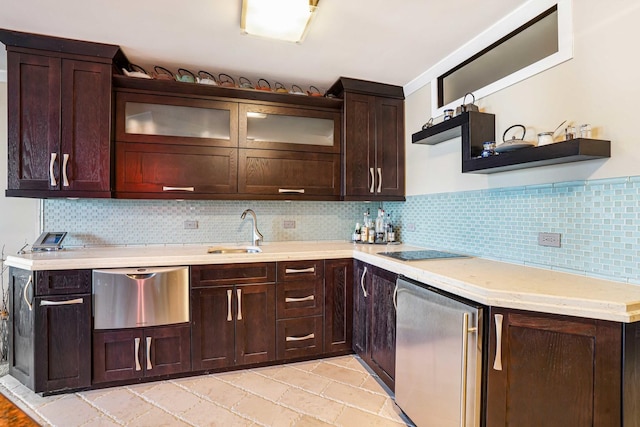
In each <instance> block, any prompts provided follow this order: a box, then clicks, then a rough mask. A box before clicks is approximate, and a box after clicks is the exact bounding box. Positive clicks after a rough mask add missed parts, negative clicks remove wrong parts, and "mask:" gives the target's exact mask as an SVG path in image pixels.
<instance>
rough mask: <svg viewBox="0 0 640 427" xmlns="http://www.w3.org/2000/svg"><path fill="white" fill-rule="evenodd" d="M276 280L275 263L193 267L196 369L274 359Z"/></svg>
mask: <svg viewBox="0 0 640 427" xmlns="http://www.w3.org/2000/svg"><path fill="white" fill-rule="evenodd" d="M275 275H276V264H275V263H247V264H228V265H201V266H192V267H191V288H192V290H191V307H192V321H191V326H192V337H193V339H192V344H191V346H192V350H191V351H192V359H193V370H210V369H219V368H223V367H230V366H241V365H249V364H255V363H263V362H269V361H272V360H275V357H276V339H275V327H276V290H275V283H273V282H272V283H268V282H269V281H275ZM247 283H248V284H247Z"/></svg>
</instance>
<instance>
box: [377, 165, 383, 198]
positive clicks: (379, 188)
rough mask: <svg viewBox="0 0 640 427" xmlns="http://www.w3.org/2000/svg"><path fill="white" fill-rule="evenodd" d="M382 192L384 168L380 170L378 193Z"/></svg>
mask: <svg viewBox="0 0 640 427" xmlns="http://www.w3.org/2000/svg"><path fill="white" fill-rule="evenodd" d="M380 192H382V168H378V193H380Z"/></svg>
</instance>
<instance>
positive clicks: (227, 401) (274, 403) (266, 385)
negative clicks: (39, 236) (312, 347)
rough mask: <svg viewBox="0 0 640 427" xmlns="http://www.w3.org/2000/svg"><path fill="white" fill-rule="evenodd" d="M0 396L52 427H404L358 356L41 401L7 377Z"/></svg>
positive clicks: (45, 398)
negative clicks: (118, 426) (119, 426)
mask: <svg viewBox="0 0 640 427" xmlns="http://www.w3.org/2000/svg"><path fill="white" fill-rule="evenodd" d="M0 393H2V394H4V395H5V396H7V397H8V398H9V399H10V400H12V401H13V402H14V403H16V405H18V406H19V407H20V408H22V409H23V410H24V411H25V412H26V413H27V414H29V415H30V416H31V417H33V418H34V419H35V420H36V421H37V422H39V423H40V424H42V425H53V426H64V427H70V426H116V425H125V426H225V427H229V426H234V427H235V426H298V427H315V426H318V427H321V426H358V427H359V426H393V427H396V426H397V427H399V426H406V425H410V424H408V422H407V420H406V419H405V418H404V417H403V416H402V415H401V414H400V411H399V409H398V408H397V407H396V406H395V404H394V402H393V399H392V397H391V396H390V394H389V393H388V392H387V391H386V388H384V387H383V386H381V385H380V384H379V383H378V380H377V378H376V377H375V376H374V375H373V374H371V373H370V371H369V370H368V369H366V368H365V367H364V365H363V364H362V362H361V360H360V359H359V358H358V357H357V356H341V357H334V358H329V359H322V360H314V361H310V362H300V363H292V364H288V365H280V366H273V367H266V368H256V369H249V370H244V371H235V372H228V373H222V374H213V375H206V376H197V377H189V378H182V379H176V380H168V381H160V382H153V383H145V384H136V385H131V386H123V387H113V388H108V389H102V390H92V391H85V392H79V393H73V394H64V395H58V396H49V397H41V396H39V395H37V394H35V393H33V392H31V391H30V390H29V389H27V388H26V387H24V386H23V385H22V384H20V383H19V382H18V381H17V380H16V379H15V378H13V377H11V376H8V375H7V376H4V377H2V378H0Z"/></svg>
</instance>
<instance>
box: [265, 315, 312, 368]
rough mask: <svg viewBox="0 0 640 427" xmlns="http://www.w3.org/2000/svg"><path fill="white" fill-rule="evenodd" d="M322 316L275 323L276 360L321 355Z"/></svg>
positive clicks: (283, 320)
mask: <svg viewBox="0 0 640 427" xmlns="http://www.w3.org/2000/svg"><path fill="white" fill-rule="evenodd" d="M322 329H323V328H322V315H320V316H312V317H296V318H292V319H282V320H278V321H277V327H276V334H277V338H276V339H277V348H278V359H279V360H286V359H294V358H297V357H308V356H314V355H319V354H321V353H322V351H323V350H322V342H323V338H322Z"/></svg>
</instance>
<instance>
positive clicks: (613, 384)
mask: <svg viewBox="0 0 640 427" xmlns="http://www.w3.org/2000/svg"><path fill="white" fill-rule="evenodd" d="M496 316H498V317H496ZM499 316H502V325H501V328H499V325H496V318H498V319H500V317H499ZM491 322H492V324H491V327H490V332H489V335H490V349H489V366H488V375H487V426H494V425H495V426H497V425H500V426H502V425H514V426H515V425H517V426H524V427H526V426H540V425H545V426H568V425H571V426H613V425H621V411H620V408H621V402H622V400H621V387H622V384H621V369H622V366H621V360H622V353H621V351H622V345H621V344H622V327H621V325H620V324H619V323H614V322H607V321H601V320H593V319H582V318H573V317H567V316H557V315H547V314H541V313H530V312H519V311H510V310H504V309H492V310H491ZM497 328H498V329H499V330H500V333H501V334H502V335H501V342H499V341H497V339H496V338H497V332H496V331H497ZM496 353H497V355H496ZM497 360H498V361H501V364H500V363H497V362H496V361H497Z"/></svg>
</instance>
